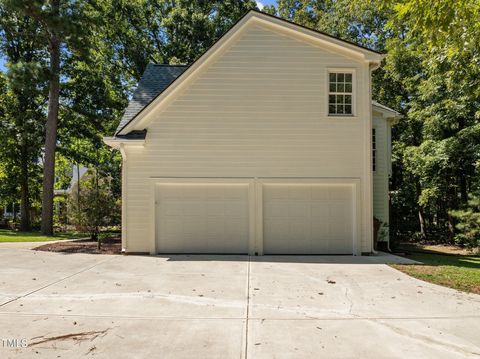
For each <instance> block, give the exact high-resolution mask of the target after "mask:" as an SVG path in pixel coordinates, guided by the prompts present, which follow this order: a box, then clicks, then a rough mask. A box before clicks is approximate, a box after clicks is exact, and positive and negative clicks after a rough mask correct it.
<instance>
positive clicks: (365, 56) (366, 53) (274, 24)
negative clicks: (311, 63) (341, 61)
mask: <svg viewBox="0 0 480 359" xmlns="http://www.w3.org/2000/svg"><path fill="white" fill-rule="evenodd" d="M256 15H257V16H256V17H255V18H254V20H255V21H256V22H257V23H260V24H263V25H265V26H267V27H270V28H274V29H276V30H278V31H281V32H286V33H290V34H292V35H294V36H297V37H303V39H304V40H309V42H314V43H317V44H319V45H321V46H324V47H326V48H327V49H328V48H330V49H331V50H334V51H335V52H336V53H340V54H344V55H345V56H348V57H353V58H356V59H362V60H364V61H367V62H374V63H380V62H381V61H382V60H383V58H384V57H385V55H383V54H378V53H375V52H373V51H370V50H367V49H364V48H361V47H359V46H356V45H354V44H350V43H349V42H346V41H343V40H340V39H336V38H335V37H331V36H328V35H325V34H322V33H320V32H317V31H315V30H310V29H307V28H305V27H303V26H300V25H296V24H294V23H291V22H286V21H284V20H282V19H277V18H274V17H271V16H268V15H263V14H256Z"/></svg>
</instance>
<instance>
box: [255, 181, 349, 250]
mask: <svg viewBox="0 0 480 359" xmlns="http://www.w3.org/2000/svg"><path fill="white" fill-rule="evenodd" d="M354 213H355V211H354V186H352V185H349V184H310V183H308V184H307V183H305V184H304V183H298V184H296V183H292V184H286V183H274V184H264V185H263V219H264V221H263V250H264V253H265V254H352V253H354V250H355V249H354V246H353V243H354V220H355V219H354Z"/></svg>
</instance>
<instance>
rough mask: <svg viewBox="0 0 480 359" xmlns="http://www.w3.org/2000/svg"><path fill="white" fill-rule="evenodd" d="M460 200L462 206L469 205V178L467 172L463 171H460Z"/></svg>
mask: <svg viewBox="0 0 480 359" xmlns="http://www.w3.org/2000/svg"><path fill="white" fill-rule="evenodd" d="M459 177H460V199H461V201H462V204H467V202H468V185H467V176H466V175H465V171H464V170H463V169H462V170H461V171H460V176H459Z"/></svg>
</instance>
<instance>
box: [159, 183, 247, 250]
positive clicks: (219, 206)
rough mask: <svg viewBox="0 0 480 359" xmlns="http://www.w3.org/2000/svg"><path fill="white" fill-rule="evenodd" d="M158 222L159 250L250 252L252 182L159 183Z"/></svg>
mask: <svg viewBox="0 0 480 359" xmlns="http://www.w3.org/2000/svg"><path fill="white" fill-rule="evenodd" d="M156 223H157V225H156V248H157V252H158V253H248V248H249V186H248V184H245V183H161V184H157V186H156Z"/></svg>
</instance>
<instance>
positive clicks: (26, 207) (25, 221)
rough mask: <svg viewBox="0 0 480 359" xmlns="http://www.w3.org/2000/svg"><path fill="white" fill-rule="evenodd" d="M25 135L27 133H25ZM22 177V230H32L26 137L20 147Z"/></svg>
mask: <svg viewBox="0 0 480 359" xmlns="http://www.w3.org/2000/svg"><path fill="white" fill-rule="evenodd" d="M24 135H25V134H24ZM20 163H21V177H20V230H21V231H24V232H26V231H30V230H31V227H30V197H29V188H28V148H27V144H26V142H25V138H23V139H22V144H21V149H20Z"/></svg>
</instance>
